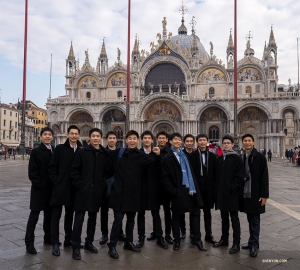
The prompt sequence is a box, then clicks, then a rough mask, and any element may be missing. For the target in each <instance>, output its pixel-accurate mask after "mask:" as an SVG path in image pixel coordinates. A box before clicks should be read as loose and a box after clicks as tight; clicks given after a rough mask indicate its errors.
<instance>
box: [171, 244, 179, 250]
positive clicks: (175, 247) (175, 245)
mask: <svg viewBox="0 0 300 270" xmlns="http://www.w3.org/2000/svg"><path fill="white" fill-rule="evenodd" d="M179 249H180V242H174V245H173V250H179Z"/></svg>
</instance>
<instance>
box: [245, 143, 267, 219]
mask: <svg viewBox="0 0 300 270" xmlns="http://www.w3.org/2000/svg"><path fill="white" fill-rule="evenodd" d="M248 164H249V169H250V174H251V198H243V200H242V203H241V211H242V212H245V213H247V214H262V213H264V212H265V205H264V206H261V202H259V201H258V200H259V198H269V173H268V165H267V160H266V158H265V156H264V155H263V154H261V153H259V152H258V151H257V150H256V149H255V148H253V149H252V152H251V155H250V156H249V159H248Z"/></svg>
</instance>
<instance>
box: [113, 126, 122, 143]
mask: <svg viewBox="0 0 300 270" xmlns="http://www.w3.org/2000/svg"><path fill="white" fill-rule="evenodd" d="M114 132H116V134H117V139H118V140H120V139H123V129H122V128H121V127H119V126H116V127H115V128H114Z"/></svg>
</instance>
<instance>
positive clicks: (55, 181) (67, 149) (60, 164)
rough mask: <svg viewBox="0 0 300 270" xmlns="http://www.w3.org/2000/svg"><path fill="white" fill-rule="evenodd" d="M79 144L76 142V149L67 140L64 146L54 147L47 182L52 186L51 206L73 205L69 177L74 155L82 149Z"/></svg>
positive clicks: (72, 190) (73, 194) (73, 192)
mask: <svg viewBox="0 0 300 270" xmlns="http://www.w3.org/2000/svg"><path fill="white" fill-rule="evenodd" d="M82 147H83V146H82V144H81V142H79V141H77V148H76V151H75V152H74V148H72V147H71V146H70V142H69V139H67V140H66V141H65V143H64V144H60V145H58V146H56V148H55V150H54V153H53V155H52V157H51V161H50V164H49V169H48V171H49V180H50V183H51V185H52V187H53V188H52V196H51V200H50V205H51V206H59V205H65V206H70V205H73V204H74V196H75V191H74V189H73V187H72V181H71V177H70V172H71V168H72V165H73V161H74V157H75V154H76V153H77V152H78V150H79V149H80V148H82Z"/></svg>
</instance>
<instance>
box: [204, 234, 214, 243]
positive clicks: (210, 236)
mask: <svg viewBox="0 0 300 270" xmlns="http://www.w3.org/2000/svg"><path fill="white" fill-rule="evenodd" d="M205 242H208V243H211V244H215V243H217V241H216V240H215V239H214V237H213V236H212V235H209V236H205Z"/></svg>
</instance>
